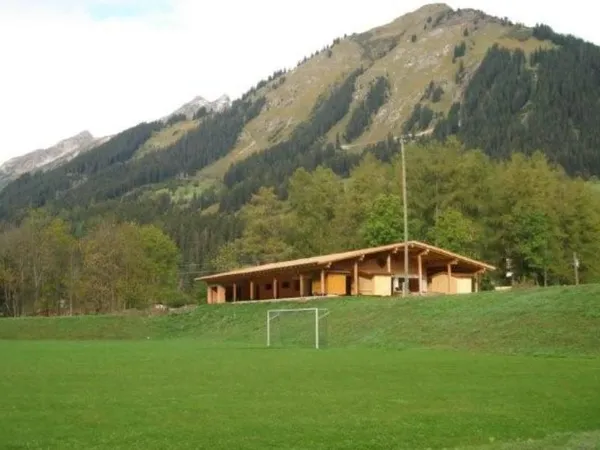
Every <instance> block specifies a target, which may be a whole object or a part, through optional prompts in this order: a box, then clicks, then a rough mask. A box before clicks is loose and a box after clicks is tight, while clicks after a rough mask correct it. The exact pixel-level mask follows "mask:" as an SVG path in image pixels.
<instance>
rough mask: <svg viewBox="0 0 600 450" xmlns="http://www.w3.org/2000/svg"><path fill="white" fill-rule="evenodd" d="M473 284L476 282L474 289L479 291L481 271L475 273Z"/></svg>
mask: <svg viewBox="0 0 600 450" xmlns="http://www.w3.org/2000/svg"><path fill="white" fill-rule="evenodd" d="M473 284H474V289H473V290H474V291H475V292H476V293H477V292H479V273H477V274H475V277H474V278H473Z"/></svg>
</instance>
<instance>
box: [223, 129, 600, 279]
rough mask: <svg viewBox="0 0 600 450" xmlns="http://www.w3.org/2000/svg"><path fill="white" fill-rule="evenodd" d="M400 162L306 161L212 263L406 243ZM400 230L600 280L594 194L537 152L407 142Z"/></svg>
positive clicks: (254, 209)
mask: <svg viewBox="0 0 600 450" xmlns="http://www.w3.org/2000/svg"><path fill="white" fill-rule="evenodd" d="M399 174H400V161H399V158H398V156H397V154H396V156H391V158H390V159H389V162H382V161H380V160H378V159H377V158H375V157H374V156H373V155H372V154H367V155H365V156H364V158H363V159H362V160H361V162H360V163H359V164H358V165H357V166H356V167H354V168H353V169H352V170H351V172H350V175H349V177H347V178H343V177H340V176H338V175H336V174H335V173H334V172H333V171H332V170H331V169H329V168H326V167H322V166H321V167H318V168H317V169H316V170H314V171H310V172H309V171H307V170H305V169H303V168H300V169H298V170H297V171H295V173H294V174H293V176H292V177H291V179H290V180H289V183H288V187H287V191H288V192H287V198H286V199H281V198H280V197H278V196H277V194H276V192H275V191H274V189H273V188H264V187H263V188H261V189H260V190H259V191H258V192H257V193H255V194H254V195H253V196H252V199H251V200H250V202H249V203H248V204H246V205H245V206H244V207H243V208H242V209H241V210H240V212H239V214H238V217H239V219H240V220H241V221H242V232H241V234H240V236H239V237H238V238H237V239H235V240H233V241H231V242H229V243H227V244H226V245H224V246H223V247H222V248H221V249H220V251H219V252H218V254H217V256H216V258H215V260H214V261H215V265H214V267H213V268H212V269H213V270H228V269H232V268H236V267H240V266H245V265H253V264H259V263H267V262H274V261H278V260H281V259H287V258H293V257H304V256H310V255H316V254H323V253H328V252H336V251H343V250H348V249H354V248H361V247H365V246H371V245H373V246H374V245H382V244H388V243H391V242H398V241H401V240H402V239H403V232H404V225H403V222H402V196H401V189H402V186H401V182H400V176H399ZM407 189H408V199H409V204H408V211H409V237H410V239H418V240H424V241H427V242H429V243H431V244H433V245H437V246H440V247H443V248H446V249H449V250H453V251H455V252H459V253H461V254H465V255H468V256H471V257H474V258H480V259H483V260H486V261H489V262H491V263H492V264H495V265H497V266H498V267H499V270H498V271H497V272H496V273H494V274H491V277H492V280H493V281H494V282H495V283H499V284H503V283H506V280H504V275H505V273H506V271H507V261H508V262H509V264H510V266H511V270H512V271H513V272H514V279H515V281H516V282H529V283H535V284H539V285H542V284H559V283H572V282H573V281H574V279H573V276H574V275H573V266H572V259H573V253H574V252H576V253H577V254H578V255H579V256H580V259H581V261H582V265H581V268H580V274H581V279H582V280H583V281H586V282H594V281H600V262H599V261H598V259H597V258H596V254H597V253H598V252H599V251H600V239H599V238H600V190H598V188H597V187H596V186H595V185H592V184H591V183H589V182H586V181H583V180H581V179H570V178H569V177H568V176H567V175H566V174H565V172H564V171H563V170H562V169H561V168H559V167H557V166H555V165H553V164H552V163H550V162H549V161H548V159H547V158H546V157H545V156H544V155H543V154H542V153H540V152H536V153H534V154H532V155H530V156H527V155H523V154H514V155H512V156H511V158H510V159H508V160H505V161H501V162H500V161H495V160H493V159H490V158H489V157H488V156H486V155H485V153H483V152H482V151H477V150H466V149H465V147H464V146H463V145H462V144H460V143H459V142H458V141H456V140H454V139H450V140H448V141H447V142H446V143H445V144H440V143H437V142H434V141H430V142H426V143H421V144H415V145H413V146H408V147H407Z"/></svg>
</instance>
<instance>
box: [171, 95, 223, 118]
mask: <svg viewBox="0 0 600 450" xmlns="http://www.w3.org/2000/svg"><path fill="white" fill-rule="evenodd" d="M229 106H231V99H230V98H229V96H227V95H222V96H221V97H219V98H218V99H216V100H215V101H212V102H211V101H209V100H206V99H205V98H204V97H201V96H197V97H194V98H193V99H192V100H190V101H189V102H187V103H185V104H183V105H181V106H180V107H179V108H177V109H176V110H175V111H173V112H172V113H171V114H169V115H168V116H165V117H163V118H162V119H161V120H163V121H167V120H169V119H170V118H171V117H173V116H179V115H184V116H185V117H186V119H188V120H190V119H192V118H193V117H194V115H195V114H196V113H197V112H198V111H199V110H200V109H201V108H206V110H207V112H221V111H223V110H225V109H227V108H229Z"/></svg>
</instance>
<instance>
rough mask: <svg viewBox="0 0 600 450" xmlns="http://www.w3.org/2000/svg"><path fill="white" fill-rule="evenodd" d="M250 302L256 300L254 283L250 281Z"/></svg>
mask: <svg viewBox="0 0 600 450" xmlns="http://www.w3.org/2000/svg"><path fill="white" fill-rule="evenodd" d="M250 300H254V281H252V280H250Z"/></svg>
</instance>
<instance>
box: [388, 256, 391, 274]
mask: <svg viewBox="0 0 600 450" xmlns="http://www.w3.org/2000/svg"><path fill="white" fill-rule="evenodd" d="M387 271H388V273H389V274H391V273H392V254H391V253H388V255H387Z"/></svg>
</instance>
